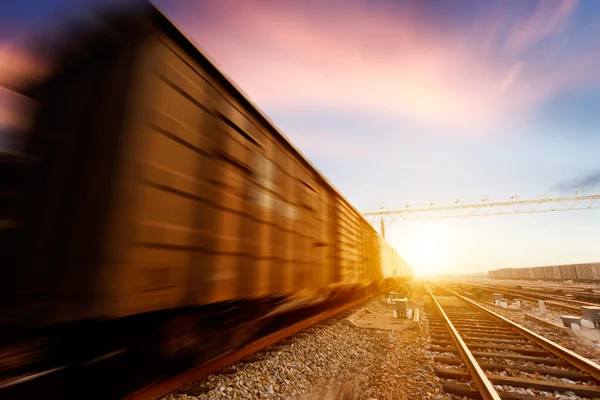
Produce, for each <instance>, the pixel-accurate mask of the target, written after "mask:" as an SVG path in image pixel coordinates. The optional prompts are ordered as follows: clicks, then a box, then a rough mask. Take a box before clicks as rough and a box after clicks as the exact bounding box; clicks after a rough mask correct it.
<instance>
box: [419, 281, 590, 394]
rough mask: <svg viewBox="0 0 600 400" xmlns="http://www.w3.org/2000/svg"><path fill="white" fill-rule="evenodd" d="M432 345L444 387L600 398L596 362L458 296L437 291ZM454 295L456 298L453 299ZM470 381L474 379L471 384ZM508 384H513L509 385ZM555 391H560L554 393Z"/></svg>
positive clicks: (466, 391)
mask: <svg viewBox="0 0 600 400" xmlns="http://www.w3.org/2000/svg"><path fill="white" fill-rule="evenodd" d="M426 289H427V291H428V292H429V295H430V296H431V299H432V303H433V312H434V313H433V314H430V315H429V317H428V318H429V324H430V325H429V326H430V331H431V337H432V342H431V351H434V352H438V353H440V354H441V355H440V356H437V357H435V361H436V362H437V363H439V364H442V365H443V367H437V368H436V374H437V376H438V377H439V378H442V379H445V380H446V381H445V382H444V391H446V392H447V393H452V394H454V395H457V396H461V397H463V396H467V397H470V398H474V399H518V400H528V399H534V398H536V399H538V398H540V397H552V398H554V397H558V398H561V397H560V396H566V397H562V398H569V396H578V397H580V398H590V399H592V398H600V365H597V364H595V363H593V362H591V361H590V360H588V359H586V358H584V357H581V356H580V355H578V354H576V353H574V352H572V351H570V350H567V349H565V348H564V347H562V346H560V345H558V344H556V343H554V342H552V341H550V340H548V339H546V338H544V337H542V336H540V335H538V334H536V333H534V332H532V331H530V330H528V329H526V328H524V327H522V326H520V325H518V324H516V323H514V322H512V321H510V320H508V319H506V318H504V317H502V316H501V315H499V314H496V313H494V312H493V311H490V310H488V309H487V308H485V307H483V306H481V305H479V304H477V303H475V302H474V301H472V300H470V299H468V298H466V297H464V296H461V295H460V294H458V293H456V292H453V291H450V290H447V289H442V288H440V287H437V286H436V288H435V290H436V291H438V292H440V291H442V290H444V291H446V292H447V294H449V296H448V295H446V296H444V297H441V296H440V297H439V298H438V297H436V295H434V293H433V292H432V291H431V290H430V288H429V287H427V285H426ZM457 300H458V301H457ZM470 382H472V384H469V383H470ZM511 388H512V389H511ZM557 395H558V396H557Z"/></svg>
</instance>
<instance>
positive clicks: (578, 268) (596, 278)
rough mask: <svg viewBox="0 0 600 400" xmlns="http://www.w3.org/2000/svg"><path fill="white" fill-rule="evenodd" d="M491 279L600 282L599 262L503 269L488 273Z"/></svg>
mask: <svg viewBox="0 0 600 400" xmlns="http://www.w3.org/2000/svg"><path fill="white" fill-rule="evenodd" d="M489 276H490V278H492V279H527V280H544V281H573V282H590V283H598V282H600V262H597V263H584V264H569V265H553V266H547V267H532V268H503V269H497V270H494V271H489Z"/></svg>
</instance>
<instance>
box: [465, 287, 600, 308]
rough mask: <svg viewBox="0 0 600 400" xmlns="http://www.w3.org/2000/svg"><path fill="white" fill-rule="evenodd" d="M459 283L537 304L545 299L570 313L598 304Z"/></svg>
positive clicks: (548, 305) (552, 306) (549, 305)
mask: <svg viewBox="0 0 600 400" xmlns="http://www.w3.org/2000/svg"><path fill="white" fill-rule="evenodd" d="M457 285H462V286H468V287H470V288H472V289H476V290H481V291H484V292H486V293H497V292H500V293H503V294H506V295H509V296H512V297H515V298H519V299H521V300H522V301H524V302H525V301H527V302H532V303H534V304H537V302H538V300H543V301H544V302H545V304H546V306H547V307H548V308H552V309H556V310H565V311H568V312H570V313H574V314H577V315H580V314H581V310H580V308H579V307H580V306H597V305H598V304H596V303H590V302H585V301H579V300H573V299H569V298H566V297H564V296H556V295H552V294H549V293H540V292H532V291H525V290H518V289H514V288H509V287H505V286H494V285H476V284H473V283H465V282H459V283H457Z"/></svg>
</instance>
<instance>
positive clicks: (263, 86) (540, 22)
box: [0, 0, 600, 272]
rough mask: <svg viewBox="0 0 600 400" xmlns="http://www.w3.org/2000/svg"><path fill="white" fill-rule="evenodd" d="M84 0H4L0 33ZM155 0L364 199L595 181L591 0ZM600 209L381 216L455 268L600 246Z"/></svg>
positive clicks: (556, 257) (598, 35)
mask: <svg viewBox="0 0 600 400" xmlns="http://www.w3.org/2000/svg"><path fill="white" fill-rule="evenodd" d="M96 2H102V0H97V1H96ZM79 3H80V2H78V1H75V0H54V1H50V0H47V1H42V0H22V1H19V2H13V4H11V5H8V6H7V5H2V6H0V7H1V8H0V49H2V44H3V43H5V44H9V43H12V42H14V41H15V38H20V37H21V36H22V35H26V34H28V33H30V32H31V31H32V30H33V29H46V28H47V27H48V26H51V25H52V24H53V21H57V19H56V16H57V15H61V14H64V12H65V11H67V10H68V12H69V13H73V12H74V11H75V10H78V9H79V8H81V6H80V5H79ZM342 3H343V4H342ZM157 4H158V5H159V6H160V7H162V8H163V9H164V10H165V12H166V13H167V14H168V15H169V16H170V17H171V18H172V19H173V20H174V21H175V22H176V23H177V24H178V25H179V26H180V27H181V28H182V29H183V30H184V31H185V33H186V34H188V35H189V36H190V37H191V38H192V39H193V40H195V41H196V43H197V44H198V45H199V47H201V48H202V49H203V50H204V51H206V53H208V54H209V55H210V56H211V57H212V58H213V59H214V61H215V62H216V64H217V65H218V66H219V67H220V68H221V69H222V70H223V71H224V72H225V73H226V74H227V75H229V76H230V77H231V78H232V79H233V80H234V81H235V82H236V83H237V84H238V85H239V86H240V87H241V88H242V89H243V90H244V91H245V92H246V94H247V95H248V96H249V97H250V98H251V99H253V100H254V101H255V103H256V104H257V105H258V106H259V107H260V108H262V109H263V110H264V111H265V112H266V113H267V114H268V115H269V116H270V117H271V118H272V120H273V121H274V122H275V123H276V125H278V126H279V127H280V128H281V129H282V130H283V131H284V132H285V133H286V134H287V135H288V137H289V138H290V139H291V140H292V141H293V142H294V143H296V144H297V146H298V147H299V148H300V149H301V150H302V151H303V152H304V153H305V155H306V156H307V157H308V158H309V159H310V160H311V161H313V163H314V164H315V165H316V166H317V167H318V168H319V169H320V170H321V171H322V172H323V173H324V174H325V175H326V176H327V177H328V178H329V179H330V181H332V182H333V183H334V184H335V185H336V186H337V187H338V188H339V189H340V190H341V192H342V193H344V194H345V195H346V196H347V197H348V198H349V199H350V200H351V201H352V202H353V203H354V204H355V205H356V207H357V208H358V209H359V210H362V211H369V210H374V209H378V208H379V206H380V205H384V206H385V207H387V208H397V207H402V206H403V205H404V204H405V203H407V202H408V203H410V204H419V203H428V202H429V201H434V202H435V203H436V204H444V203H451V202H452V201H454V200H455V199H456V198H460V199H461V200H462V201H463V202H465V201H469V200H473V201H477V200H479V199H481V198H482V197H483V196H486V195H487V196H488V197H489V198H490V199H492V200H502V199H506V198H509V197H510V196H512V195H513V194H514V193H519V195H520V196H521V198H537V197H541V196H542V195H543V194H545V193H548V194H554V195H557V196H558V195H570V194H573V193H574V191H575V188H576V187H577V186H578V184H579V183H580V182H584V181H585V182H586V183H587V185H586V190H587V192H588V193H599V192H600V185H599V184H598V183H599V182H598V179H596V178H594V179H586V177H598V175H600V174H599V173H598V172H599V171H600V162H599V161H598V160H599V157H598V155H599V154H600V150H599V149H600V134H599V132H598V128H599V126H600V113H598V108H599V106H600V74H599V73H598V65H600V18H599V17H600V2H598V1H594V0H587V1H558V0H557V1H529V0H523V1H504V2H500V1H489V2H476V1H466V0H465V1H458V0H457V1H422V2H416V1H391V0H390V1H383V0H376V1H368V2H367V1H360V0H349V1H346V2H322V1H313V0H308V1H305V2H302V3H295V2H277V1H272V0H264V1H263V0H256V1H232V0H222V1H218V2H210V1H197V2H175V1H167V0H159V1H157ZM32 10H33V11H32ZM5 54H10V52H9V51H5ZM5 57H6V56H5ZM1 60H2V57H1V53H0V61H1ZM599 227H600V210H592V211H576V212H564V213H554V214H539V215H536V214H533V215H526V216H525V215H521V216H501V217H492V218H469V219H460V220H439V221H428V222H410V223H407V222H405V223H394V224H393V225H391V226H390V228H389V230H388V232H387V233H388V238H389V241H390V242H391V243H392V244H393V245H394V246H395V247H396V248H397V249H398V250H399V252H400V253H401V254H403V255H404V256H405V258H406V259H407V260H408V261H409V262H410V263H411V264H412V265H413V266H414V268H415V270H417V272H456V271H477V270H478V269H479V268H481V269H482V270H487V269H493V268H498V267H512V266H533V265H547V264H559V263H569V262H583V261H600V245H598V243H599V242H600V240H599V239H600V230H599Z"/></svg>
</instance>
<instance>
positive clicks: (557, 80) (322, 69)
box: [174, 0, 598, 133]
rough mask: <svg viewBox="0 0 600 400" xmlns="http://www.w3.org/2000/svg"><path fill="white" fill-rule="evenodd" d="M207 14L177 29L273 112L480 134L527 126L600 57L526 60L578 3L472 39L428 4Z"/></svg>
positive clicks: (499, 20)
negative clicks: (522, 122) (363, 116)
mask: <svg viewBox="0 0 600 400" xmlns="http://www.w3.org/2000/svg"><path fill="white" fill-rule="evenodd" d="M206 4H207V5H206V7H209V8H208V10H207V9H203V10H202V11H200V10H199V11H198V13H197V14H196V13H194V12H190V11H188V13H187V15H188V16H189V18H191V16H192V15H193V16H194V18H195V19H196V20H195V21H196V22H191V20H189V22H186V21H188V20H187V18H188V17H181V22H180V21H178V18H177V13H174V14H175V15H174V17H175V20H176V21H178V22H180V23H181V26H182V28H183V29H184V30H185V31H186V32H187V33H188V34H189V35H190V36H191V37H192V38H194V39H195V40H196V41H197V42H198V43H199V44H200V46H201V47H202V48H203V49H205V50H206V51H207V53H208V54H209V55H210V56H211V57H213V58H214V59H215V61H216V63H217V64H218V65H219V66H220V67H221V68H222V70H223V71H225V72H226V73H227V74H228V75H229V76H231V77H232V79H233V80H234V81H235V82H236V83H238V84H239V86H240V87H241V88H242V89H243V90H244V91H245V92H246V93H247V94H248V95H249V96H250V97H251V98H252V99H254V100H255V101H256V102H257V103H258V104H259V106H261V107H264V108H269V109H271V110H274V109H279V108H288V109H289V108H294V107H311V108H316V107H325V108H329V109H337V110H343V111H350V112H359V111H361V112H369V113H373V114H385V115H394V116H398V117H400V118H403V119H405V120H408V121H410V122H415V123H419V124H424V125H427V126H430V127H436V128H443V129H447V130H452V131H462V132H465V133H480V132H482V131H485V130H490V129H492V128H497V127H499V126H502V125H506V122H507V121H509V120H513V121H514V120H516V119H519V118H526V117H527V116H528V114H529V113H530V111H531V110H533V109H534V108H535V106H537V105H539V104H540V103H541V102H543V101H544V100H546V99H548V98H549V97H550V96H552V95H553V94H555V93H557V92H559V91H561V90H565V89H568V88H571V87H573V86H577V85H581V84H589V83H590V79H592V77H593V76H595V75H596V73H595V68H596V67H595V66H596V65H597V63H596V61H598V59H597V58H598V57H597V56H596V55H584V56H582V57H577V58H573V59H561V60H560V62H556V61H555V62H553V63H551V62H548V61H547V60H539V59H535V58H531V57H529V58H528V57H526V56H523V55H522V54H521V53H523V51H525V50H527V49H529V48H531V47H532V46H535V44H536V43H538V42H540V41H541V40H543V39H545V38H548V37H551V36H552V35H556V34H560V31H561V29H562V28H563V27H564V26H565V24H566V23H567V22H568V20H569V17H570V15H571V14H572V11H573V9H574V8H575V5H576V2H575V1H573V0H568V1H565V2H541V3H540V5H539V7H538V8H537V9H536V10H534V12H532V13H530V14H529V15H527V16H521V17H519V16H516V17H515V16H512V15H510V14H507V12H504V11H502V10H500V11H498V12H496V13H494V14H492V15H490V16H488V17H485V18H484V19H483V20H480V21H476V22H475V23H474V24H473V26H474V29H471V31H472V32H471V31H469V35H470V37H469V38H467V39H465V32H467V31H466V30H465V29H461V27H460V26H455V27H453V26H451V25H448V24H443V23H441V22H440V21H438V20H435V21H434V20H432V19H431V18H430V17H428V16H425V14H424V11H423V10H422V9H421V8H420V7H419V4H421V3H409V4H408V5H404V6H398V8H394V9H390V8H388V7H382V6H380V7H372V6H371V5H366V4H363V3H360V2H357V1H348V2H342V3H340V2H325V3H322V2H317V3H315V2H310V1H308V2H277V3H275V2H268V3H265V2H245V1H242V2H238V1H236V2H235V3H232V2H231V1H228V0H222V1H219V2H214V3H213V2H207V3H206ZM233 10H235V12H233ZM199 15H203V17H202V18H201V20H198V19H197V18H198V16H199ZM507 23H509V26H510V29H509V30H508V32H507V31H506V27H507ZM501 42H503V43H504V46H499V43H501ZM573 71H577V72H578V75H577V76H574V75H573Z"/></svg>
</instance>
